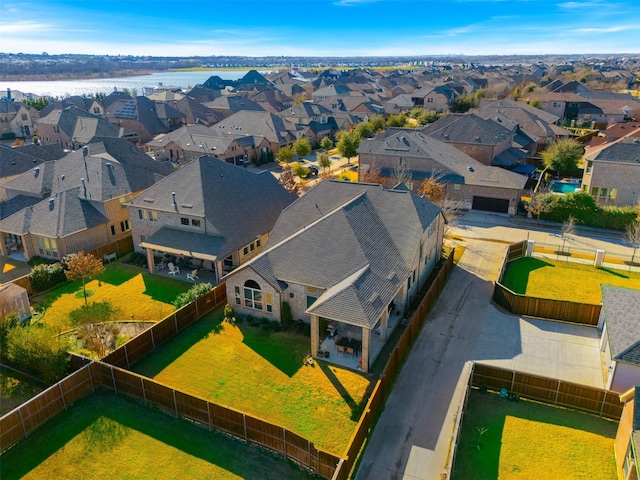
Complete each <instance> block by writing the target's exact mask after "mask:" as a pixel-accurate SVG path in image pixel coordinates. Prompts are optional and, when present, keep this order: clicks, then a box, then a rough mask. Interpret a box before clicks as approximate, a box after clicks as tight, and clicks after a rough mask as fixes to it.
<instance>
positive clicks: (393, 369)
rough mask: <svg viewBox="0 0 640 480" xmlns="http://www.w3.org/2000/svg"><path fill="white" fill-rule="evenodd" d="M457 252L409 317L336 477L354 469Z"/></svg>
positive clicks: (345, 476) (340, 478)
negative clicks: (403, 361)
mask: <svg viewBox="0 0 640 480" xmlns="http://www.w3.org/2000/svg"><path fill="white" fill-rule="evenodd" d="M454 254H455V251H452V252H451V254H450V255H449V257H448V258H447V261H446V262H445V263H444V264H443V265H442V267H441V268H440V271H439V272H438V274H437V275H436V277H435V278H434V279H433V282H432V283H431V286H430V287H429V290H427V293H426V294H425V296H424V297H423V298H422V300H421V301H420V304H419V305H418V307H417V308H416V311H415V312H414V314H413V315H412V317H411V319H410V320H409V323H408V324H407V328H406V329H405V331H404V332H403V334H402V336H401V337H400V340H399V341H398V343H397V344H396V346H395V348H394V349H393V351H392V352H391V355H390V356H389V360H387V363H386V365H385V367H384V369H383V371H382V374H381V375H380V379H379V380H378V381H377V382H376V384H375V385H374V388H373V391H372V392H371V396H370V397H369V401H368V402H367V405H366V407H365V408H364V411H363V412H362V415H361V416H360V420H359V421H358V424H357V425H356V429H355V431H354V432H353V435H352V436H351V439H350V441H349V445H348V446H347V449H346V451H345V454H344V458H342V459H341V460H340V462H339V463H338V465H337V467H336V470H335V472H334V474H333V477H331V478H332V480H347V479H348V478H349V474H350V473H351V470H352V469H353V465H354V464H355V461H356V459H357V456H358V453H359V452H360V450H362V446H363V445H364V442H365V441H366V439H367V438H368V437H369V435H370V434H371V428H372V426H373V423H374V422H375V419H376V418H377V417H378V415H379V414H380V413H381V412H382V410H383V408H384V404H385V400H386V398H387V394H388V392H389V391H390V390H391V385H392V383H393V380H394V379H395V377H396V375H397V374H398V372H399V370H400V367H401V366H402V360H403V359H404V358H405V357H406V356H407V355H408V353H409V350H410V349H411V346H412V345H413V343H414V342H415V340H416V339H417V338H418V335H419V334H420V330H421V329H422V326H423V325H424V322H425V321H426V319H427V315H428V314H429V312H430V311H431V309H432V308H433V306H434V305H435V303H436V300H437V299H438V296H439V295H440V293H441V292H442V289H443V288H444V286H445V284H446V282H447V278H448V277H449V274H450V273H451V270H453V267H454V265H453V257H454Z"/></svg>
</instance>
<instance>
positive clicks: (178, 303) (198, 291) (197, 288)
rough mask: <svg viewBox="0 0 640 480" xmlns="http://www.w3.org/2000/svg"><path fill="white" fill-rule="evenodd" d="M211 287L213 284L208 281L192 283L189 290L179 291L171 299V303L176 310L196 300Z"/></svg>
mask: <svg viewBox="0 0 640 480" xmlns="http://www.w3.org/2000/svg"><path fill="white" fill-rule="evenodd" d="M212 289H213V285H211V284H210V283H198V284H197V285H194V286H193V287H191V288H190V289H189V290H187V291H186V292H184V293H181V294H180V295H178V296H177V297H176V299H175V300H174V301H173V305H174V306H175V307H176V310H177V309H179V308H182V307H184V306H185V305H187V304H189V303H191V302H194V301H196V300H197V299H198V298H200V297H202V296H203V295H206V294H207V293H209V292H210V291H211V290H212Z"/></svg>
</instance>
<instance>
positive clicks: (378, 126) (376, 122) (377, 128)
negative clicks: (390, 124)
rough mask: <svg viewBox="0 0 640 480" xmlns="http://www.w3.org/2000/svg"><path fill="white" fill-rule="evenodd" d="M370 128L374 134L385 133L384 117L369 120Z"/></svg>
mask: <svg viewBox="0 0 640 480" xmlns="http://www.w3.org/2000/svg"><path fill="white" fill-rule="evenodd" d="M369 127H370V128H371V131H372V132H373V133H377V132H382V131H384V129H385V128H386V127H385V123H384V117H383V116H382V115H374V116H372V117H371V118H370V119H369Z"/></svg>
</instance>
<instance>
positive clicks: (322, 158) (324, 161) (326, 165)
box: [317, 137, 331, 174]
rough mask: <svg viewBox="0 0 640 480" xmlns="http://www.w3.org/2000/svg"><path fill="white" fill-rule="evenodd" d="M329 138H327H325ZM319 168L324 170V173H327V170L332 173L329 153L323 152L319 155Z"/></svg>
mask: <svg viewBox="0 0 640 480" xmlns="http://www.w3.org/2000/svg"><path fill="white" fill-rule="evenodd" d="M324 138H327V137H324ZM317 159H318V166H319V167H320V168H321V169H322V171H323V173H325V174H326V173H327V170H329V171H331V157H330V156H329V154H328V153H326V152H322V153H319V154H318V157H317Z"/></svg>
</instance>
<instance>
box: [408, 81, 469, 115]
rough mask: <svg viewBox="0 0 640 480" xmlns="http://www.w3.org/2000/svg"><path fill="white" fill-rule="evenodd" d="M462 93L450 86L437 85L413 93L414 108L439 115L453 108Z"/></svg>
mask: <svg viewBox="0 0 640 480" xmlns="http://www.w3.org/2000/svg"><path fill="white" fill-rule="evenodd" d="M459 96H460V93H458V92H456V90H454V89H453V88H452V87H451V86H449V85H437V86H435V87H423V88H419V89H418V90H416V91H415V92H413V93H411V101H412V102H413V106H414V107H420V108H426V109H427V110H435V111H436V112H438V113H442V112H448V111H449V110H450V109H451V107H453V105H454V102H455V100H456V98H458V97H459Z"/></svg>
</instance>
